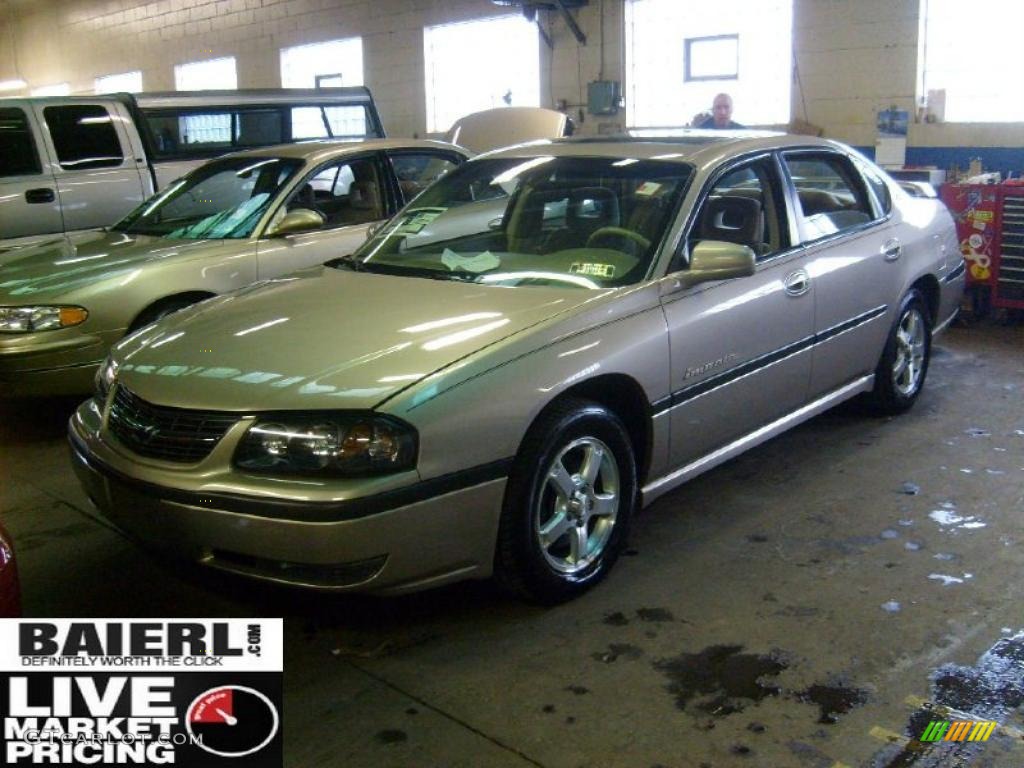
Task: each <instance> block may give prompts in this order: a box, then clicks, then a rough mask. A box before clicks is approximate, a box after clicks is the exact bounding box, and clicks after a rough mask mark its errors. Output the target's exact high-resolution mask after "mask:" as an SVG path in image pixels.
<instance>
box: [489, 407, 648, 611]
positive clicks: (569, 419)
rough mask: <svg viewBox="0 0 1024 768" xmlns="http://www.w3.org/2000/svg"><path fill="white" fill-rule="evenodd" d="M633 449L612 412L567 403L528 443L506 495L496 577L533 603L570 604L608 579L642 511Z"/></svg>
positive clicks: (530, 435) (544, 421)
mask: <svg viewBox="0 0 1024 768" xmlns="http://www.w3.org/2000/svg"><path fill="white" fill-rule="evenodd" d="M636 499H637V479H636V460H635V458H634V451H633V446H632V443H631V441H630V438H629V433H628V432H627V431H626V428H625V426H624V425H623V424H622V421H621V420H620V419H619V418H618V417H617V416H616V415H615V414H614V413H612V412H611V411H609V410H608V409H607V408H605V407H604V406H602V405H600V404H598V403H595V402H592V401H588V400H578V399H575V398H574V399H567V400H564V401H562V402H560V403H557V404H556V405H554V406H552V407H551V408H549V410H548V411H547V412H546V413H544V414H542V415H541V417H540V418H539V419H538V421H537V422H536V423H535V424H534V425H533V426H532V427H531V428H530V431H529V432H528V433H527V436H526V438H525V439H524V440H523V445H522V446H521V448H520V450H519V453H518V455H517V456H516V459H515V462H514V464H513V468H512V473H511V474H510V476H509V482H508V487H507V489H506V491H505V501H504V506H503V509H502V517H501V523H500V525H499V530H498V544H497V549H496V552H495V576H496V578H497V580H498V581H499V583H501V584H502V585H503V586H504V587H506V588H507V589H509V590H511V591H513V592H515V593H516V594H518V595H520V596H522V597H525V598H527V599H528V600H531V601H533V602H537V603H542V604H546V605H553V604H556V603H561V602H564V601H566V600H570V599H572V598H574V597H576V596H578V595H580V594H582V593H583V592H585V591H586V590H587V589H590V588H591V587H592V586H594V585H595V584H596V583H597V582H599V581H600V580H601V579H603V578H604V577H605V576H606V575H607V573H608V571H610V570H611V568H612V566H613V565H614V564H615V561H616V559H617V558H618V555H619V552H620V551H621V549H622V547H623V545H624V544H625V541H626V537H627V535H628V532H629V523H630V520H631V518H632V515H633V510H634V508H635V506H636Z"/></svg>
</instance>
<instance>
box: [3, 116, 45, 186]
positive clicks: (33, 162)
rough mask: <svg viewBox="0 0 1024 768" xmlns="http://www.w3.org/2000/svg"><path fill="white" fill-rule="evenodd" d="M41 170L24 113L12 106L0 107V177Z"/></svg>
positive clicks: (22, 174)
mask: <svg viewBox="0 0 1024 768" xmlns="http://www.w3.org/2000/svg"><path fill="white" fill-rule="evenodd" d="M41 172H42V168H41V167H40V165H39V153H38V152H36V143H35V141H33V140H32V131H31V129H30V128H29V125H28V118H27V117H26V116H25V113H24V112H23V111H22V110H20V109H17V108H13V107H6V108H4V109H0V177H4V176H25V175H28V174H34V173H41Z"/></svg>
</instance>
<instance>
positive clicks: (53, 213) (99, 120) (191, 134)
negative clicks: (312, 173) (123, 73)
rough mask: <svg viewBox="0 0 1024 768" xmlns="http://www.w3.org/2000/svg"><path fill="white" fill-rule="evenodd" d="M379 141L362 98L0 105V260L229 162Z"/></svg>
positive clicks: (193, 97) (287, 92) (225, 95)
mask: <svg viewBox="0 0 1024 768" xmlns="http://www.w3.org/2000/svg"><path fill="white" fill-rule="evenodd" d="M383 136H384V130H383V127H382V126H381V122H380V117H379V116H378V114H377V109H376V107H375V105H374V102H373V97H372V96H371V94H370V91H369V90H368V89H367V88H364V87H351V88H330V89H320V90H302V89H275V90H241V91H195V92H171V93H149V94H137V95H134V96H133V95H131V94H127V93H122V94H112V95H107V96H68V97H58V98H27V99H0V259H2V258H3V253H4V251H10V250H11V249H14V248H19V247H21V246H24V245H27V244H32V243H35V242H38V241H40V240H43V239H47V238H52V237H53V236H55V235H64V234H66V233H68V234H70V233H74V232H76V231H80V230H87V229H94V228H96V227H104V226H109V225H111V224H114V223H115V222H117V221H118V220H120V219H121V217H123V216H124V215H125V214H127V213H128V212H129V211H131V210H132V209H133V208H135V207H136V206H137V205H138V204H139V203H140V202H142V201H143V200H145V199H147V198H148V197H150V196H151V195H152V194H153V193H154V192H156V191H158V190H160V189H162V188H163V187H164V186H166V185H167V184H168V183H169V182H170V181H172V180H174V179H177V178H179V177H181V176H182V175H184V174H185V173H186V172H187V171H189V170H191V169H192V168H194V167H196V166H198V165H199V164H201V163H203V162H205V161H206V160H208V159H210V158H212V157H216V156H218V155H221V154H224V153H226V152H231V151H235V150H239V149H248V148H253V147H263V146H270V145H273V144H283V143H289V142H294V141H302V140H306V139H323V138H335V139H350V140H362V139H367V138H382V137H383Z"/></svg>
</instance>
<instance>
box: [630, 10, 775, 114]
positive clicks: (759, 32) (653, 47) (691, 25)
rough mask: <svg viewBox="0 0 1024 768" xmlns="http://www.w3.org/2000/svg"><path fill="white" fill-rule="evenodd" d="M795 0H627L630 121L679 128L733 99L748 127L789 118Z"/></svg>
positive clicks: (738, 112) (736, 112) (737, 112)
mask: <svg viewBox="0 0 1024 768" xmlns="http://www.w3.org/2000/svg"><path fill="white" fill-rule="evenodd" d="M792 28H793V0H757V2H752V0H719V2H718V3H716V4H715V6H714V12H713V13H711V12H709V11H708V6H707V4H706V3H704V2H701V0H626V120H627V122H628V124H629V127H631V128H675V127H681V126H684V125H687V124H688V123H689V122H690V121H691V120H692V119H693V116H694V115H695V114H697V113H699V112H702V111H705V110H710V109H711V102H712V101H713V100H714V97H715V94H716V93H719V92H720V91H725V92H727V93H728V94H729V95H730V96H732V98H733V102H734V104H735V114H734V115H733V119H734V120H735V121H736V122H738V123H742V124H743V125H774V124H779V123H788V122H789V118H790V79H791V74H790V73H791V69H792V31H793V29H792Z"/></svg>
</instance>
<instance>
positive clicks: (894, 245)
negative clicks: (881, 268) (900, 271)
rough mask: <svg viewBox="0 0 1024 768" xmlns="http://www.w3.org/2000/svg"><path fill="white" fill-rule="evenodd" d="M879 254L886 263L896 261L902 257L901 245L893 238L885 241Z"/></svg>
mask: <svg viewBox="0 0 1024 768" xmlns="http://www.w3.org/2000/svg"><path fill="white" fill-rule="evenodd" d="M881 253H882V256H884V257H885V260H886V261H896V259H898V258H899V257H900V256H902V255H903V243H901V242H900V241H899V240H898V239H896V238H895V237H894V238H892V239H891V240H886V241H885V242H884V243H883V244H882V249H881Z"/></svg>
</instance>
